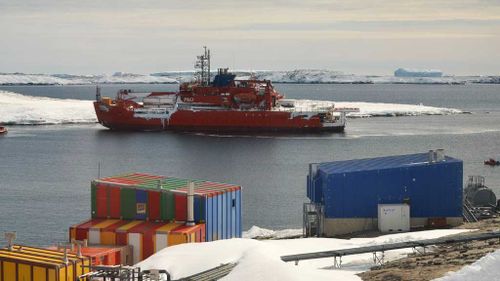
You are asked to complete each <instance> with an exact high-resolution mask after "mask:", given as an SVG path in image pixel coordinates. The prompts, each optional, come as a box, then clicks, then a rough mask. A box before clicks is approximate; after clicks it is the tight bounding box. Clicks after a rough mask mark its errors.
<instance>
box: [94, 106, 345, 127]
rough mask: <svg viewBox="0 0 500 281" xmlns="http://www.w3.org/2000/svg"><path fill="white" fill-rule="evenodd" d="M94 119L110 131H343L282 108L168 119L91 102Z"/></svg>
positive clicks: (187, 114)
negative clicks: (141, 115)
mask: <svg viewBox="0 0 500 281" xmlns="http://www.w3.org/2000/svg"><path fill="white" fill-rule="evenodd" d="M94 107H95V110H96V114H97V118H98V120H99V123H101V124H102V125H103V126H105V127H107V128H110V129H113V130H138V131H159V130H177V131H194V132H343V131H344V125H343V124H342V125H336V126H323V123H322V122H321V121H320V118H319V117H317V116H316V117H311V118H304V117H300V116H296V117H293V118H292V117H291V113H290V112H283V111H265V110H262V111H254V110H251V111H243V110H177V111H175V112H174V113H172V114H171V116H170V118H168V119H160V118H151V119H146V118H138V117H134V112H133V111H132V110H127V109H126V108H124V107H119V106H103V105H102V104H100V103H99V102H95V103H94Z"/></svg>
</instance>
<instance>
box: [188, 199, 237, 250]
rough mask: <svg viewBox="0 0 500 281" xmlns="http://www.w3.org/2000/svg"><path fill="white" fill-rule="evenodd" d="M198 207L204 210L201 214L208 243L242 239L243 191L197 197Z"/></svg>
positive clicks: (196, 206)
mask: <svg viewBox="0 0 500 281" xmlns="http://www.w3.org/2000/svg"><path fill="white" fill-rule="evenodd" d="M198 207H202V208H204V212H202V213H201V214H202V215H203V216H204V218H203V219H202V220H203V221H204V222H205V223H206V229H205V230H206V241H214V240H218V239H229V238H237V237H241V234H242V233H241V232H242V229H241V190H233V191H228V192H225V193H222V192H221V193H218V194H215V195H213V196H200V197H198V196H195V208H198ZM196 221H198V220H196Z"/></svg>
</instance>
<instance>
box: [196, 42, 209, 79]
mask: <svg viewBox="0 0 500 281" xmlns="http://www.w3.org/2000/svg"><path fill="white" fill-rule="evenodd" d="M203 49H204V50H205V52H204V54H203V55H201V56H197V57H196V58H197V60H196V64H195V65H194V67H195V68H196V80H197V81H198V82H200V84H201V85H202V86H208V85H209V84H210V50H209V49H207V47H206V46H203Z"/></svg>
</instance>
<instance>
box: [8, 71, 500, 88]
mask: <svg viewBox="0 0 500 281" xmlns="http://www.w3.org/2000/svg"><path fill="white" fill-rule="evenodd" d="M234 73H235V74H236V75H237V76H238V79H246V78H249V77H251V76H254V77H255V78H257V79H267V80H271V81H273V82H275V83H305V84H315V83H338V84H346V83H347V84H352V83H354V84H360V83H375V84H464V83H500V77H499V76H443V77H394V76H369V75H356V74H346V73H342V72H339V71H333V70H321V69H297V70H290V71H266V70H258V71H247V70H236V71H234ZM193 75H194V71H168V72H159V73H151V74H134V73H124V72H116V73H114V74H112V75H109V74H91V75H72V74H25V73H0V85H30V84H34V85H73V84H95V83H101V84H106V83H180V82H186V81H191V80H192V79H193ZM213 75H215V72H214V73H213Z"/></svg>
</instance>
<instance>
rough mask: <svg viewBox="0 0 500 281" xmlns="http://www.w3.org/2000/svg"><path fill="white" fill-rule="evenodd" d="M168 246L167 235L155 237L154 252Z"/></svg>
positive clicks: (159, 234) (161, 234)
mask: <svg viewBox="0 0 500 281" xmlns="http://www.w3.org/2000/svg"><path fill="white" fill-rule="evenodd" d="M167 246H168V234H164V233H157V234H156V235H155V252H158V251H160V250H161V249H164V248H166V247H167Z"/></svg>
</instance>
